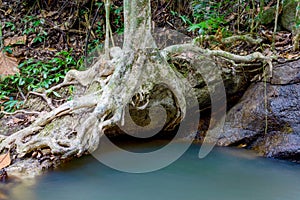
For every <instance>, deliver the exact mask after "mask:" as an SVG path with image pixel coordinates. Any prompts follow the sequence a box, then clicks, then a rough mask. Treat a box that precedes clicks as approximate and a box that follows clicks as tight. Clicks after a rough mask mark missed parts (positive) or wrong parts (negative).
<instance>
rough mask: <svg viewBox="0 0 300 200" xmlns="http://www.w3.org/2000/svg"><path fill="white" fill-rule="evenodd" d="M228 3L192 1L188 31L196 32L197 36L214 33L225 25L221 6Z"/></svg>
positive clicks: (206, 0) (205, 0)
mask: <svg viewBox="0 0 300 200" xmlns="http://www.w3.org/2000/svg"><path fill="white" fill-rule="evenodd" d="M225 3H229V2H228V1H219V2H218V1H208V0H194V1H192V9H193V18H194V19H193V20H194V22H193V23H192V24H190V27H189V31H197V32H198V33H199V34H204V33H214V32H216V31H217V30H218V28H219V27H220V25H225V24H226V22H225V20H224V17H225V14H224V13H221V8H222V6H223V4H225Z"/></svg>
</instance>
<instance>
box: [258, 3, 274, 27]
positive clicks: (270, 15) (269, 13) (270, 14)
mask: <svg viewBox="0 0 300 200" xmlns="http://www.w3.org/2000/svg"><path fill="white" fill-rule="evenodd" d="M275 12H276V6H273V7H271V8H269V9H267V10H265V11H263V12H262V15H261V17H260V18H259V19H260V23H261V24H263V25H266V24H270V23H271V22H273V21H274V20H275Z"/></svg>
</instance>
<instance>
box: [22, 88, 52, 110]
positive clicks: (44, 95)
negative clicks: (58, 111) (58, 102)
mask: <svg viewBox="0 0 300 200" xmlns="http://www.w3.org/2000/svg"><path fill="white" fill-rule="evenodd" d="M30 94H33V95H36V96H39V97H42V98H43V99H44V100H45V101H46V103H47V104H48V106H49V107H50V108H51V110H53V109H54V108H55V107H54V105H53V103H52V99H50V98H49V97H47V94H45V93H38V92H29V93H28V94H27V96H29V95H30Z"/></svg>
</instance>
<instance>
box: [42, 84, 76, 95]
mask: <svg viewBox="0 0 300 200" xmlns="http://www.w3.org/2000/svg"><path fill="white" fill-rule="evenodd" d="M75 84H77V81H72V82H62V83H60V84H58V85H56V86H53V87H51V88H49V89H48V90H46V92H45V93H46V94H49V93H51V92H53V91H54V90H57V89H60V88H62V87H65V86H69V85H75Z"/></svg>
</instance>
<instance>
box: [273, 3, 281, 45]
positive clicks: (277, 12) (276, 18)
mask: <svg viewBox="0 0 300 200" xmlns="http://www.w3.org/2000/svg"><path fill="white" fill-rule="evenodd" d="M279 6H280V0H277V4H276V13H275V25H274V31H273V37H272V49H273V50H275V38H276V32H277V25H278V16H279Z"/></svg>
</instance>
